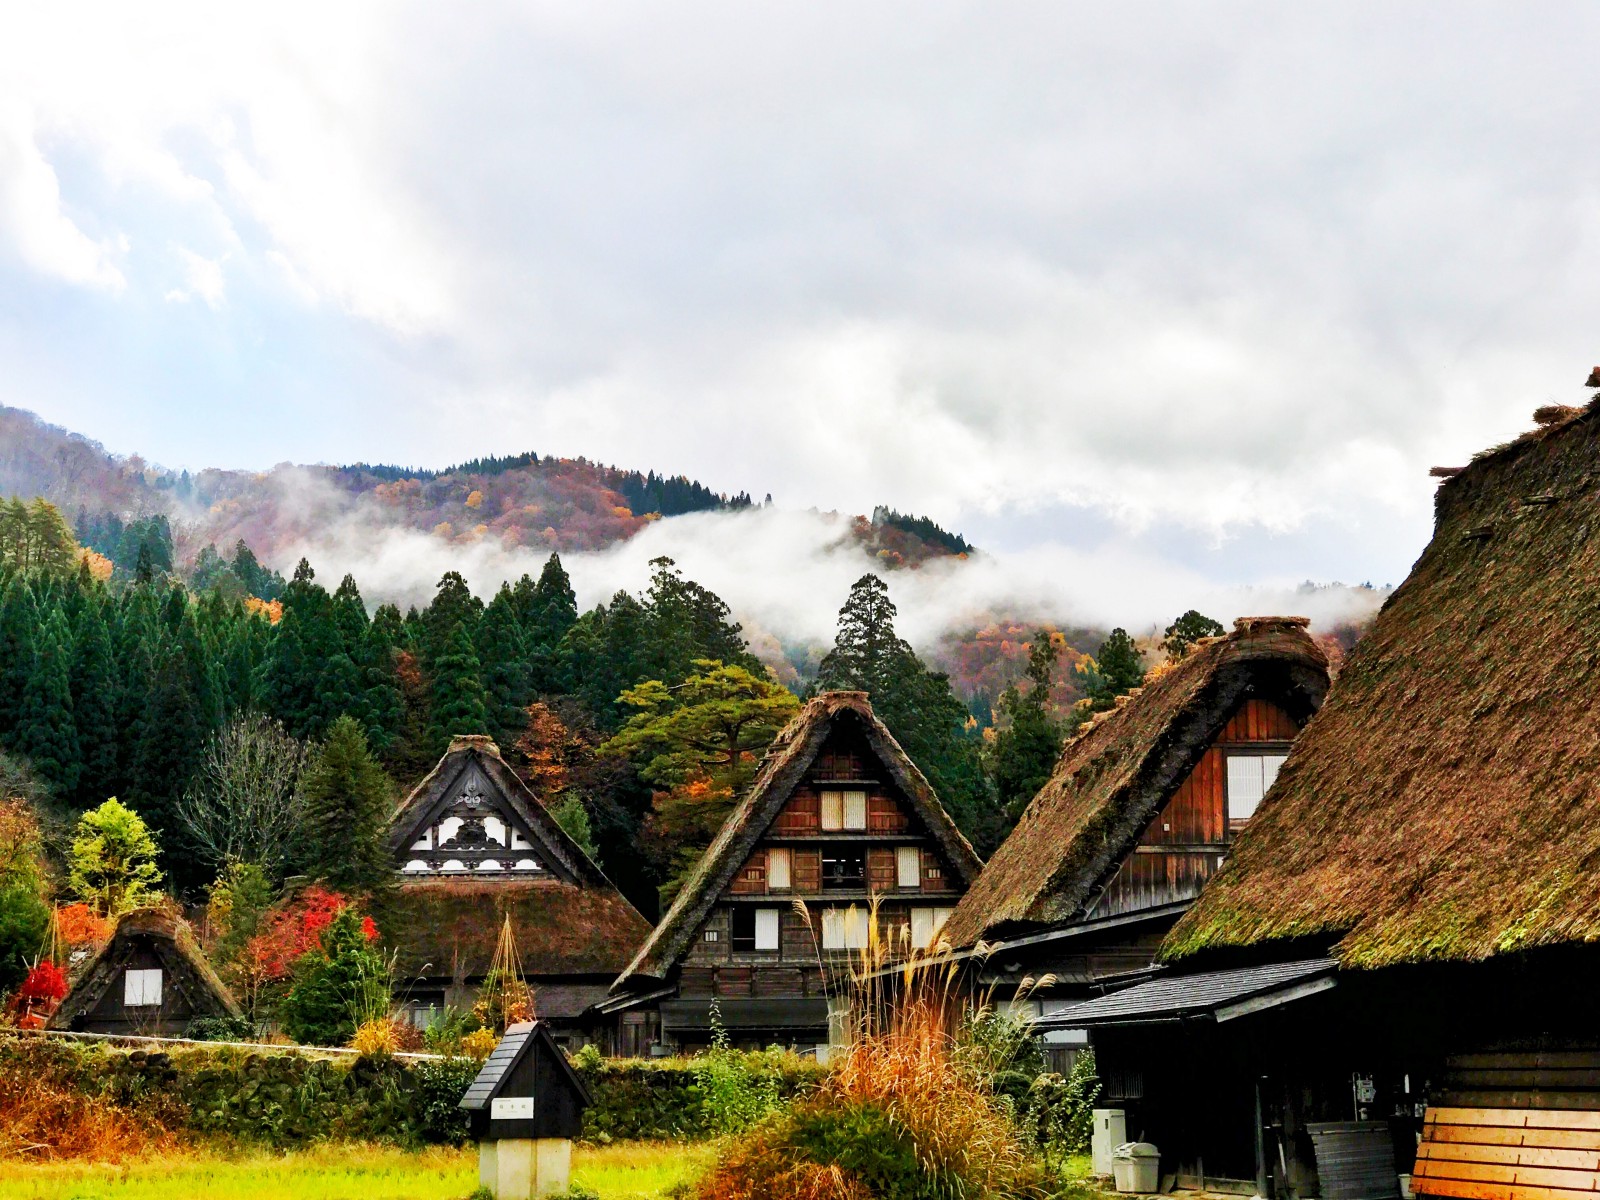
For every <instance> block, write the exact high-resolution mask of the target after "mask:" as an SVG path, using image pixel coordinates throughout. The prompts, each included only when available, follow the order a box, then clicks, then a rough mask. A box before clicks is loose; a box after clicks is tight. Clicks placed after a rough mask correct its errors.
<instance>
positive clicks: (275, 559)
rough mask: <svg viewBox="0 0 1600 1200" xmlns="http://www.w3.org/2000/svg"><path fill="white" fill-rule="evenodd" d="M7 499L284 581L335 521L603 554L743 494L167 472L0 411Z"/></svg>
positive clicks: (531, 478)
mask: <svg viewBox="0 0 1600 1200" xmlns="http://www.w3.org/2000/svg"><path fill="white" fill-rule="evenodd" d="M6 495H17V496H24V497H28V496H43V497H44V498H46V499H47V500H49V501H51V502H52V503H53V504H55V505H56V507H58V508H59V509H60V510H61V511H62V512H64V513H66V514H67V515H68V516H69V517H71V518H72V519H73V520H74V521H75V522H76V524H77V525H78V527H79V528H80V529H82V528H85V527H86V526H87V525H88V524H90V523H93V522H97V521H101V522H103V521H104V520H105V519H106V518H107V517H108V516H110V517H116V518H117V519H119V520H122V521H128V520H133V519H147V518H153V517H164V518H165V519H166V520H167V522H168V523H169V525H170V529H171V533H172V541H173V555H174V560H175V565H177V566H179V567H180V568H182V567H187V566H188V565H189V564H191V563H193V562H194V561H195V560H196V559H197V558H198V556H199V555H200V554H201V553H202V552H203V551H204V549H205V547H206V546H208V545H211V546H215V547H218V548H219V549H224V548H228V547H231V546H233V545H234V544H235V543H236V542H238V541H241V540H242V541H244V542H245V544H246V545H248V546H249V547H250V548H251V550H252V551H253V552H254V553H255V554H256V555H257V556H258V557H259V558H260V560H261V561H262V562H263V563H267V564H269V565H272V566H275V567H277V568H278V569H279V570H282V571H285V572H286V571H288V570H289V569H290V568H291V567H292V565H293V562H294V560H295V556H296V555H295V552H296V548H298V547H300V546H303V545H304V544H305V543H306V542H307V541H308V540H310V539H311V538H312V536H313V535H314V534H316V533H317V532H319V531H322V530H326V529H327V528H328V527H330V526H331V525H335V524H337V523H339V522H357V521H358V522H359V524H360V527H361V529H362V530H363V531H364V532H365V533H367V534H368V535H369V536H370V535H372V534H373V533H374V532H380V531H382V530H384V529H389V528H398V529H406V530H417V531H421V532H424V533H429V534H431V535H433V536H434V537H436V538H438V539H440V540H441V541H445V542H450V543H456V544H461V545H471V544H474V543H477V542H481V541H490V542H493V543H495V544H497V545H499V546H501V547H504V548H506V549H513V548H516V547H528V548H532V549H535V550H545V551H563V552H566V551H581V550H601V549H604V548H606V547H608V546H612V545H615V544H616V543H618V542H620V541H624V540H626V539H627V538H630V537H632V536H633V535H634V534H636V533H638V532H639V531H640V530H642V529H643V528H645V527H646V526H647V525H648V524H650V523H651V522H652V521H657V520H661V519H663V518H672V517H677V516H683V515H687V514H691V513H698V512H713V511H738V510H740V509H745V508H749V507H751V505H752V500H751V497H750V495H749V494H748V493H747V492H743V491H741V492H737V493H731V494H730V493H724V492H718V491H715V490H714V489H713V488H711V487H709V486H707V485H705V484H703V483H701V482H699V481H698V480H693V479H688V478H686V477H684V476H682V475H669V474H666V473H664V472H658V471H656V470H653V469H652V470H645V471H637V470H625V469H621V468H618V467H610V466H604V465H601V464H599V463H593V462H590V461H588V460H587V459H584V458H552V457H548V456H541V455H539V454H538V453H535V452H532V451H529V452H526V453H520V454H513V455H507V456H487V457H482V458H477V459H474V460H472V461H470V462H465V463H461V464H458V465H456V466H451V467H446V468H444V469H439V470H436V469H430V468H422V467H409V466H404V467H402V466H392V465H371V464H367V463H354V464H351V465H348V466H323V465H316V466H296V465H291V464H282V465H280V466H277V467H274V468H272V469H271V470H270V471H263V472H255V471H238V470H225V469H217V468H209V469H205V470H199V471H195V472H190V471H188V470H177V471H174V470H168V469H165V468H161V467H156V466H154V465H152V464H150V463H148V462H146V461H145V460H144V459H143V458H141V457H140V456H139V455H137V454H132V455H128V456H126V457H123V456H118V455H114V454H112V453H110V452H109V451H107V450H106V449H105V448H104V447H103V446H101V445H100V444H99V443H97V442H93V441H90V440H89V439H87V438H85V437H82V436H80V435H78V434H75V433H70V432H68V431H66V430H64V429H60V428H57V427H56V426H53V425H49V424H46V423H45V422H43V421H41V420H40V419H39V418H38V417H36V416H34V415H33V414H32V413H28V412H24V411H22V410H20V409H15V408H5V407H0V496H6ZM769 499H770V497H769ZM851 534H852V536H853V537H854V538H855V539H856V540H857V541H858V542H859V543H860V544H861V545H862V547H863V548H864V549H866V550H867V551H868V552H869V553H870V554H872V555H874V556H875V557H876V558H877V559H878V560H879V561H880V562H882V563H884V564H885V565H887V566H891V567H893V566H902V565H910V566H915V565H917V564H919V563H922V562H925V561H927V560H928V559H929V558H932V557H938V556H942V555H948V554H965V553H968V552H969V551H970V550H971V547H969V546H968V545H967V544H966V542H965V541H964V540H963V539H962V538H961V537H960V536H959V535H954V534H949V533H947V532H945V531H944V530H943V529H940V528H939V527H938V526H937V525H936V524H934V523H933V522H932V521H930V520H927V519H926V518H922V517H915V516H910V515H905V514H901V513H897V512H894V511H893V510H892V509H888V508H880V509H878V510H877V511H876V512H875V513H874V514H873V517H872V518H871V519H868V518H866V517H858V518H856V519H855V521H854V523H853V525H852V526H851ZM97 548H99V549H101V551H102V553H105V552H106V551H105V550H104V549H103V548H102V547H100V546H99V545H97Z"/></svg>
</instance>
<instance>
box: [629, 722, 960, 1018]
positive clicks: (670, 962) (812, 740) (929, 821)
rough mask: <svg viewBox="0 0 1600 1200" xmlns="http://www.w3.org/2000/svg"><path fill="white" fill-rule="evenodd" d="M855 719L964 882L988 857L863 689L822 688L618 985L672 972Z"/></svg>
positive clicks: (774, 749)
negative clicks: (841, 730) (836, 732)
mask: <svg viewBox="0 0 1600 1200" xmlns="http://www.w3.org/2000/svg"><path fill="white" fill-rule="evenodd" d="M840 725H850V726H854V727H855V729H856V730H857V731H859V732H860V733H861V734H862V735H863V736H864V737H865V738H866V741H867V745H868V746H869V747H870V748H871V750H872V752H873V753H874V754H875V755H877V757H878V759H879V760H880V761H881V762H882V763H883V765H884V769H885V770H887V771H888V772H889V778H890V779H891V780H892V781H893V782H894V785H895V787H896V788H898V789H899V791H900V793H901V794H902V795H903V796H904V797H905V799H906V801H907V802H908V803H909V804H910V806H911V809H912V811H913V812H914V813H916V815H917V816H918V817H919V818H920V819H921V820H922V822H923V823H924V824H925V825H926V826H927V829H928V831H929V833H930V834H931V835H932V836H933V838H934V840H935V841H936V842H937V843H938V845H939V847H940V849H941V850H942V851H943V852H944V855H945V858H946V859H947V860H948V862H949V864H950V866H951V867H952V868H953V869H954V871H955V873H956V875H957V877H958V878H959V879H960V881H961V884H962V886H967V885H970V884H971V882H972V881H973V880H974V879H976V878H977V876H978V872H979V870H980V869H981V867H982V865H983V864H982V862H981V861H980V860H979V858H978V856H977V854H976V853H974V851H973V849H972V847H971V845H969V844H968V842H967V839H966V838H965V837H963V836H962V834H961V831H960V830H959V829H957V828H956V825H955V822H954V821H952V820H951V819H950V815H949V814H948V813H947V812H945V810H944V805H942V804H940V803H939V797H938V796H936V795H935V794H934V791H933V788H932V787H931V786H930V785H929V783H928V781H927V779H926V778H925V777H924V776H923V774H922V772H921V771H919V770H918V769H917V765H916V764H915V763H913V762H912V761H911V759H910V758H909V757H907V755H906V752H905V751H904V750H902V749H901V748H900V743H899V742H897V741H895V739H894V735H893V734H892V733H890V732H889V730H888V729H887V728H886V727H885V726H884V724H883V722H882V721H880V720H879V719H878V716H877V714H876V713H874V712H873V711H872V705H871V704H869V703H868V702H867V693H865V692H823V693H822V695H820V696H818V697H816V698H815V699H814V700H811V701H809V702H807V703H806V704H805V705H804V706H803V707H802V708H801V709H800V711H799V712H798V713H796V714H795V717H794V719H793V720H792V721H790V722H789V724H787V725H786V726H784V728H783V730H782V731H781V732H780V733H779V734H778V736H777V737H776V738H775V739H774V740H773V743H772V745H771V746H770V747H769V748H768V750H767V755H766V758H765V759H764V760H763V761H762V764H761V769H760V771H759V772H757V774H756V777H755V780H754V781H753V782H752V783H751V785H750V790H749V791H748V792H747V793H745V797H744V799H743V800H742V801H740V803H739V806H738V807H737V808H736V809H734V810H733V812H732V814H731V815H730V816H729V817H728V819H727V821H726V822H724V824H723V826H722V829H721V831H720V832H719V833H718V834H717V837H716V840H715V841H713V842H712V843H711V846H710V847H709V848H708V849H707V850H706V852H705V854H703V855H702V856H701V858H700V862H699V864H698V865H697V866H696V867H695V869H694V872H693V873H692V874H691V875H690V876H689V878H688V879H686V880H685V881H684V884H683V887H682V888H681V889H680V890H679V892H678V897H677V899H676V900H675V901H674V902H673V904H672V907H671V908H670V909H668V910H667V915H666V916H665V917H663V918H662V920H661V924H659V925H657V926H656V929H655V932H654V933H652V934H651V935H650V940H649V941H648V942H646V943H645V945H644V948H643V949H641V950H640V951H639V954H638V957H637V958H635V959H634V960H633V962H632V963H630V964H629V966H628V969H627V970H626V971H624V972H623V973H622V975H621V976H620V977H619V978H618V979H617V982H616V984H615V985H614V986H613V988H612V990H613V991H616V990H618V989H623V988H626V987H628V986H629V985H630V984H634V983H642V984H647V983H651V982H655V981H657V980H660V979H663V978H665V977H666V975H667V973H668V971H670V970H671V968H672V967H673V966H674V965H675V964H676V963H677V962H678V960H679V959H680V958H681V957H682V955H683V953H684V951H685V949H687V947H688V944H689V939H690V938H691V937H693V936H694V931H695V930H696V929H698V928H699V927H700V923H701V922H702V921H704V920H705V918H706V915H707V914H708V913H709V912H710V911H711V908H712V905H714V904H715V903H716V900H717V897H718V896H719V895H721V893H722V891H723V889H724V888H726V887H727V886H728V884H729V883H730V882H731V881H732V879H733V876H734V874H735V872H737V871H738V870H739V868H740V867H742V866H743V865H744V863H745V860H746V859H747V858H749V856H750V852H751V851H752V850H754V849H755V845H756V843H757V842H758V841H759V840H760V839H761V836H762V834H764V833H765V832H766V831H767V828H768V827H769V826H770V825H771V824H772V822H773V820H774V819H775V818H776V817H777V815H778V810H779V809H781V808H782V807H783V805H784V803H785V801H787V800H788V799H789V797H790V795H791V794H792V793H793V792H794V790H795V787H796V786H797V785H798V784H799V783H800V781H801V780H802V779H803V778H804V776H805V773H806V771H807V770H808V769H809V768H810V766H811V763H812V761H813V760H814V759H815V758H816V756H817V752H818V751H819V750H821V748H822V744H823V742H824V740H825V739H826V738H827V736H828V734H829V733H830V732H831V731H832V730H833V729H834V728H835V727H837V726H840Z"/></svg>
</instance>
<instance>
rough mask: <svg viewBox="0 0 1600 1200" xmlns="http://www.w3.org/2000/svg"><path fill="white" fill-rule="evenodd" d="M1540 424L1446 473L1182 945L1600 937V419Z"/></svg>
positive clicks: (1412, 946)
mask: <svg viewBox="0 0 1600 1200" xmlns="http://www.w3.org/2000/svg"><path fill="white" fill-rule="evenodd" d="M1536 419H1537V420H1538V421H1539V426H1540V427H1539V428H1538V429H1536V430H1534V431H1532V432H1531V433H1529V434H1527V435H1525V436H1523V437H1521V438H1518V439H1517V440H1516V441H1514V442H1512V443H1510V444H1509V445H1505V446H1501V447H1498V448H1496V449H1494V450H1491V451H1488V452H1486V453H1484V454H1481V455H1479V456H1478V457H1477V458H1476V459H1474V460H1473V461H1472V463H1471V464H1470V465H1469V466H1467V467H1466V468H1465V469H1463V470H1462V471H1461V472H1460V473H1458V474H1456V475H1454V476H1453V477H1451V478H1449V479H1447V480H1446V481H1445V482H1444V483H1443V484H1441V485H1440V487H1439V491H1438V495H1437V498H1436V501H1435V508H1436V517H1435V524H1434V535H1433V540H1432V541H1431V542H1430V543H1429V544H1428V547H1427V549H1426V550H1424V551H1423V553H1422V557H1421V558H1419V559H1418V560H1417V563H1416V565H1415V566H1414V567H1413V568H1412V570H1411V574H1410V576H1409V577H1408V578H1407V579H1406V581H1405V583H1404V584H1403V585H1402V586H1401V587H1400V588H1399V589H1398V590H1397V591H1396V592H1395V593H1394V595H1393V596H1391V597H1390V599H1389V601H1388V603H1387V604H1385V606H1384V608H1383V610H1382V612H1381V613H1380V614H1379V616H1378V619H1377V621H1376V623H1375V624H1374V626H1373V628H1372V629H1371V631H1370V632H1368V633H1367V635H1366V636H1365V637H1364V638H1362V639H1361V641H1360V643H1359V644H1358V645H1357V646H1356V648H1355V650H1354V651H1353V652H1352V654H1351V656H1350V658H1349V660H1348V661H1347V662H1346V664H1345V666H1344V669H1343V671H1342V672H1341V673H1340V676H1339V686H1338V687H1337V688H1336V689H1335V690H1334V693H1333V695H1332V696H1331V697H1330V698H1329V700H1328V704H1327V706H1326V707H1325V708H1324V709H1323V710H1322V712H1321V713H1320V714H1319V715H1318V716H1317V718H1316V720H1314V721H1313V722H1312V723H1311V725H1310V727H1309V728H1308V729H1307V730H1306V731H1305V733H1304V734H1303V735H1302V736H1301V738H1300V740H1299V741H1298V742H1297V743H1296V745H1295V749H1294V751H1293V753H1291V754H1290V756H1289V760H1288V762H1286V763H1285V764H1284V767H1283V770H1282V771H1281V772H1280V774H1279V776H1278V781H1277V784H1276V786H1275V787H1274V788H1273V789H1272V792H1271V794H1270V795H1269V796H1268V798H1267V800H1266V802H1265V803H1264V804H1263V805H1262V806H1261V809H1260V810H1259V811H1258V812H1257V814H1256V816H1255V818H1254V819H1253V820H1252V821H1251V823H1250V827H1249V828H1248V829H1247V830H1246V831H1245V833H1244V834H1243V835H1242V836H1241V838H1240V840H1239V842H1238V845H1237V846H1236V847H1235V849H1234V852H1233V854H1232V856H1231V857H1230V859H1229V861H1228V863H1227V865H1226V866H1225V867H1224V868H1223V870H1222V871H1221V872H1220V873H1219V874H1218V875H1217V876H1216V877H1215V878H1213V879H1212V880H1211V882H1210V884H1209V885H1208V886H1207V888H1206V890H1205V891H1204V892H1203V893H1202V895H1201V897H1200V899H1199V901H1198V902H1197V903H1196V905H1195V906H1194V907H1193V908H1192V909H1191V910H1190V911H1189V912H1188V913H1187V914H1186V915H1185V917H1184V918H1183V920H1182V921H1181V922H1179V924H1178V925H1177V926H1176V927H1175V928H1174V929H1173V930H1172V932H1171V934H1170V935H1169V938H1168V942H1167V947H1166V953H1167V954H1168V956H1169V957H1173V958H1181V957H1185V956H1190V955H1194V954H1196V953H1198V952H1201V951H1218V950H1223V949H1226V948H1235V949H1237V948H1243V947H1249V948H1250V951H1249V952H1250V953H1252V954H1260V953H1262V952H1263V948H1264V947H1266V946H1268V945H1273V946H1277V947H1279V949H1275V950H1273V951H1272V952H1274V953H1288V952H1290V951H1289V950H1288V949H1287V945H1288V943H1289V942H1291V941H1292V940H1293V939H1320V940H1322V941H1324V942H1326V943H1332V944H1333V945H1334V953H1335V954H1336V955H1337V956H1338V958H1339V959H1340V962H1341V963H1342V965H1344V966H1347V967H1371V966H1380V965H1386V964H1391V963H1398V962H1415V961H1426V960H1475V959H1484V958H1488V957H1490V956H1492V955H1495V954H1501V953H1506V952H1510V951H1516V950H1521V949H1524V948H1529V947H1535V946H1545V945H1553V944H1557V943H1563V942H1580V941H1594V940H1596V939H1600V786H1597V785H1600V705H1596V703H1595V695H1596V690H1597V688H1600V609H1597V607H1596V600H1595V597H1596V594H1597V592H1600V486H1597V485H1600V416H1597V413H1596V405H1595V404H1593V403H1591V404H1590V405H1589V406H1588V407H1587V408H1584V409H1563V410H1551V409H1546V410H1541V412H1540V413H1538V414H1536ZM1301 944H1302V945H1304V944H1305V942H1302V943H1301Z"/></svg>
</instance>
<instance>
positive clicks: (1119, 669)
mask: <svg viewBox="0 0 1600 1200" xmlns="http://www.w3.org/2000/svg"><path fill="white" fill-rule="evenodd" d="M1094 660H1095V670H1096V673H1097V675H1098V679H1097V681H1096V684H1095V687H1094V690H1093V692H1092V693H1091V695H1092V698H1093V699H1094V701H1095V703H1096V704H1097V705H1107V706H1109V704H1110V703H1111V701H1113V700H1115V699H1116V698H1117V697H1118V696H1120V695H1122V694H1123V693H1124V692H1131V691H1132V690H1133V689H1134V688H1136V687H1142V686H1144V656H1143V655H1141V654H1140V653H1139V647H1137V646H1135V645H1134V644H1133V639H1132V638H1131V637H1129V636H1128V631H1127V630H1126V629H1113V630H1112V631H1111V634H1110V636H1109V637H1107V638H1106V640H1105V641H1103V642H1101V643H1100V649H1099V651H1098V652H1097V653H1096V654H1095V656H1094Z"/></svg>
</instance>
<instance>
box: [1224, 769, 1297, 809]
mask: <svg viewBox="0 0 1600 1200" xmlns="http://www.w3.org/2000/svg"><path fill="white" fill-rule="evenodd" d="M1287 757H1288V754H1286V753H1283V752H1277V753H1272V754H1230V755H1229V756H1228V820H1229V821H1248V820H1249V819H1250V818H1251V817H1252V816H1254V815H1255V811H1256V808H1257V806H1258V805H1260V803H1261V798H1262V797H1263V796H1265V795H1266V794H1267V789H1268V788H1270V787H1271V786H1272V781H1273V780H1274V779H1276V778H1277V777H1278V768H1279V767H1281V766H1283V760H1284V759H1285V758H1287Z"/></svg>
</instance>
